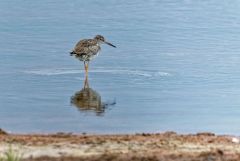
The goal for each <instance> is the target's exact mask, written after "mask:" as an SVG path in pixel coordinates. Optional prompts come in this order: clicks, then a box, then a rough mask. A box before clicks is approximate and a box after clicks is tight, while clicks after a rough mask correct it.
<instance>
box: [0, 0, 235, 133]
mask: <svg viewBox="0 0 240 161" xmlns="http://www.w3.org/2000/svg"><path fill="white" fill-rule="evenodd" d="M0 24H1V25H0V54H1V59H0V91H1V92H0V127H1V128H3V129H5V130H7V131H9V132H13V133H38V132H41V133H49V132H59V131H61V132H74V133H82V132H87V133H99V134H103V133H137V132H163V131H168V130H173V131H176V132H180V133H195V132H201V131H211V132H215V133H219V134H226V133H228V134H240V126H239V125H240V2H239V1H237V0H232V1H228V0H222V1H217V0H179V1H174V0H173V1H170V0H144V1H143V0H131V1H127V0H108V1H98V0H88V1H82V0H71V1H65V0H58V1H52V0H43V1H31V0H25V1H22V0H12V1H8V0H1V1H0ZM96 34H101V35H104V36H105V38H106V39H107V40H108V41H110V42H111V43H113V44H114V45H116V46H117V48H116V49H115V48H111V47H109V46H107V45H104V46H103V47H102V51H101V53H100V54H99V56H98V57H97V58H96V59H94V60H93V61H92V62H91V63H90V69H89V70H90V71H89V85H90V87H91V88H92V89H93V90H94V91H96V92H97V93H98V94H99V95H101V101H102V102H115V103H116V104H115V105H110V106H107V108H106V109H105V110H104V112H102V113H101V114H98V112H96V111H95V110H80V109H79V108H78V107H77V106H76V105H74V104H73V103H71V98H72V97H73V96H74V95H75V93H77V92H79V91H80V90H81V89H82V88H83V84H84V68H83V63H82V62H79V61H78V60H76V59H74V58H73V57H71V56H69V51H71V49H72V48H73V47H74V45H75V44H76V42H77V41H78V40H79V39H82V38H92V37H94V36H95V35H96Z"/></svg>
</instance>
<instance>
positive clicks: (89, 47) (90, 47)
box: [71, 39, 101, 61]
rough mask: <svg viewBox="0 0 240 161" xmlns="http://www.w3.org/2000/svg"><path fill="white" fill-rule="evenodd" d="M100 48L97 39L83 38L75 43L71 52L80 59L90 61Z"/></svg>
mask: <svg viewBox="0 0 240 161" xmlns="http://www.w3.org/2000/svg"><path fill="white" fill-rule="evenodd" d="M100 50H101V47H100V44H99V43H98V41H97V40H95V39H83V40H80V41H79V42H78V43H77V44H76V46H75V47H74V49H73V51H72V53H71V54H72V55H75V57H76V58H77V59H79V60H80V61H90V60H91V59H93V58H94V57H95V56H96V55H97V54H98V52H99V51H100Z"/></svg>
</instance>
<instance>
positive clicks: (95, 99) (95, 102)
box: [71, 75, 116, 115]
mask: <svg viewBox="0 0 240 161" xmlns="http://www.w3.org/2000/svg"><path fill="white" fill-rule="evenodd" d="M71 104H73V105H75V106H76V107H77V108H78V109H79V110H80V111H94V112H96V114H97V115H101V114H103V113H104V112H105V109H106V108H107V107H108V106H112V105H115V104H116V101H112V102H107V103H104V102H102V100H101V95H100V94H99V93H98V92H97V91H95V90H93V89H92V88H90V86H89V82H88V76H87V75H86V76H85V81H84V87H83V89H82V90H80V91H78V92H76V93H75V94H74V95H73V96H72V97H71Z"/></svg>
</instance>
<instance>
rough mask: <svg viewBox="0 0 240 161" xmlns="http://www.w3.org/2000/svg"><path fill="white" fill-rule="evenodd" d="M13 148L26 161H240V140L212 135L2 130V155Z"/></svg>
mask: <svg viewBox="0 0 240 161" xmlns="http://www.w3.org/2000/svg"><path fill="white" fill-rule="evenodd" d="M9 147H11V149H12V150H13V151H14V152H15V153H17V154H21V156H22V160H26V161H30V160H31V161H42V160H44V161H58V160H59V161H60V160H61V161H63V160H64V161H70V160H73V161H75V160H76V161H77V160H78V161H79V160H80V161H81V160H86V161H88V160H89V161H97V160H102V159H103V160H108V161H113V160H114V161H115V160H119V161H123V160H130V161H131V160H132V161H135V160H144V159H145V160H152V161H155V160H166V161H175V160H184V161H191V160H197V161H204V160H233V161H234V160H240V141H239V137H235V136H232V135H215V134H213V133H208V132H205V133H197V134H177V133H175V132H165V133H156V134H148V133H142V134H130V135H127V134H125V135H122V134H120V135H94V134H93V135H88V134H79V135H77V134H71V133H56V134H7V133H4V132H1V131H0V154H2V155H3V154H4V153H5V152H7V151H8V150H9Z"/></svg>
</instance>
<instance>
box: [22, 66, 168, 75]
mask: <svg viewBox="0 0 240 161" xmlns="http://www.w3.org/2000/svg"><path fill="white" fill-rule="evenodd" d="M84 72H85V71H84V70H79V69H36V70H27V71H24V73H26V74H33V75H41V76H54V75H68V74H79V73H84ZM89 73H109V74H118V75H119V74H120V75H135V76H142V77H158V76H160V77H161V76H171V74H170V73H168V72H163V71H148V70H133V69H132V70H128V69H102V68H100V69H93V70H91V71H89Z"/></svg>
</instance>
